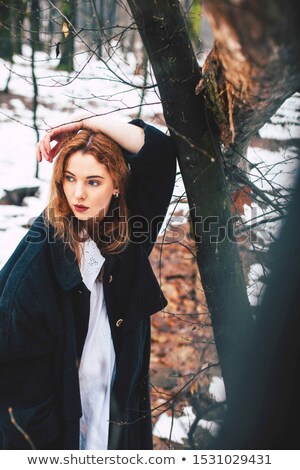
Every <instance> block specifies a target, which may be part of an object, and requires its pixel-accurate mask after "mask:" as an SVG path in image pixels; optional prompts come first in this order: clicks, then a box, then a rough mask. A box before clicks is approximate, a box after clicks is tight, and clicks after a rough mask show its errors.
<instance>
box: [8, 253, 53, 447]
mask: <svg viewBox="0 0 300 470" xmlns="http://www.w3.org/2000/svg"><path fill="white" fill-rule="evenodd" d="M21 261H22V257H20V258H19V260H18V261H16V260H15V262H14V267H13V269H12V271H11V272H10V274H9V275H8V276H7V275H6V276H5V273H6V274H7V271H6V269H5V270H4V271H3V272H2V284H3V285H2V287H3V289H2V292H1V297H0V449H1V448H2V449H28V448H30V446H29V444H28V442H27V441H26V440H25V439H24V437H23V435H22V434H21V433H20V432H19V431H18V430H17V428H16V426H14V425H13V423H12V422H11V419H10V416H9V411H8V410H9V408H12V410H13V413H14V417H15V419H16V422H17V423H18V425H19V426H21V428H22V429H23V430H24V431H26V432H27V434H28V435H29V436H30V438H31V439H32V441H33V442H34V445H35V446H36V448H43V446H44V445H46V444H47V443H48V442H50V441H51V440H54V438H55V437H56V435H57V433H58V428H57V413H56V406H55V400H54V393H53V384H54V374H53V351H54V344H55V337H54V334H53V332H54V324H53V322H54V317H55V315H54V312H55V305H54V302H53V301H52V300H51V298H48V301H47V302H45V292H44V291H43V290H41V289H38V288H37V287H36V285H37V284H38V283H37V277H36V275H37V272H36V271H35V270H36V269H37V266H36V264H35V263H33V264H32V269H29V268H28V269H26V270H25V271H26V272H24V263H22V262H21ZM44 271H46V269H45V270H44V269H41V270H40V271H39V273H40V277H42V275H43V274H45V272H44ZM44 281H45V282H47V279H46V278H45V277H44ZM50 313H51V315H50ZM52 317H53V320H52Z"/></svg>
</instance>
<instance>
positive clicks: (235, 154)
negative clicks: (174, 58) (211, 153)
mask: <svg viewBox="0 0 300 470" xmlns="http://www.w3.org/2000/svg"><path fill="white" fill-rule="evenodd" d="M204 4H205V12H206V15H207V17H208V20H209V21H210V23H211V26H212V29H213V32H214V36H215V38H216V42H215V46H214V48H213V50H212V51H211V53H210V55H209V57H208V58H207V60H206V62H205V64H204V67H203V80H202V81H201V83H200V86H199V88H200V89H201V88H202V87H205V88H206V90H207V96H208V97H210V100H211V102H212V103H213V107H214V114H215V116H216V118H217V121H218V124H219V129H220V135H221V140H222V142H223V144H224V145H225V146H226V147H227V149H228V150H227V155H228V156H230V158H231V161H232V162H233V163H235V164H236V163H238V162H239V159H240V154H245V151H246V149H247V147H248V143H249V140H250V139H251V137H253V136H254V135H255V134H256V132H257V131H258V130H259V129H260V128H261V127H262V126H263V125H264V123H265V122H266V121H267V120H268V119H269V118H270V117H271V116H272V115H273V114H274V113H275V111H276V110H277V109H278V108H279V107H280V106H281V104H282V103H283V102H284V101H285V100H286V99H287V98H288V97H289V96H291V95H292V94H293V93H295V92H296V91H297V90H299V88H300V41H299V24H300V15H299V12H300V10H299V4H298V1H297V0H286V1H285V2H282V1H281V0H239V1H236V0H235V1H234V0H204Z"/></svg>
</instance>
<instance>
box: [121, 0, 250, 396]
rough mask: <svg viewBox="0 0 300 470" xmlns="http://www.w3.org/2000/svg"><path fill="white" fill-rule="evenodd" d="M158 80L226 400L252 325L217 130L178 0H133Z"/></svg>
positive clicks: (232, 393)
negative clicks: (208, 112)
mask: <svg viewBox="0 0 300 470" xmlns="http://www.w3.org/2000/svg"><path fill="white" fill-rule="evenodd" d="M128 4H129V6H130V8H131V11H132V13H133V17H134V19H135V22H136V24H137V27H138V29H139V31H140V34H141V36H142V39H143V42H144V45H145V48H146V50H147V52H148V56H149V59H150V61H151V64H152V67H153V70H154V73H155V76H156V80H157V83H158V87H159V91H160V95H161V99H162V105H163V109H164V116H165V119H166V123H167V125H168V127H169V129H170V132H171V135H172V136H173V138H174V140H175V142H176V144H177V148H178V153H179V164H180V169H181V172H182V176H183V181H184V184H185V188H186V192H187V197H188V200H189V205H190V209H191V216H192V221H193V228H194V235H195V241H196V246H197V263H198V266H199V270H200V273H201V279H202V284H203V288H204V291H205V294H206V300H207V304H208V308H209V311H210V313H211V318H212V324H213V329H214V337H215V341H216V346H217V351H218V354H219V358H220V362H221V367H222V373H223V377H224V382H225V387H226V393H227V400H228V403H229V404H231V403H232V402H233V401H234V400H235V397H236V394H237V393H238V390H237V389H236V382H235V380H236V378H235V370H236V368H237V367H238V365H239V363H240V360H241V359H242V358H243V356H244V354H245V349H246V345H247V343H248V340H249V336H250V335H251V330H252V327H253V321H252V317H251V315H250V312H249V302H248V297H247V292H246V287H245V281H244V278H243V273H242V267H241V262H240V259H239V254H238V249H237V244H236V243H235V238H234V234H233V223H232V218H231V213H230V199H229V194H228V191H227V182H226V179H225V176H224V170H223V164H222V158H221V154H220V151H219V147H218V140H217V135H216V134H215V131H214V128H213V127H212V125H211V124H210V123H208V121H209V120H208V119H206V111H205V107H204V100H203V96H202V95H201V94H199V95H198V97H196V96H195V87H196V85H197V83H198V82H199V80H200V79H201V74H200V69H199V67H198V64H197V61H196V58H195V55H194V53H193V49H192V46H191V43H190V40H189V37H188V33H187V29H186V25H185V23H184V21H183V17H182V13H181V7H180V4H179V2H178V1H177V0H146V1H143V2H140V1H137V0H128Z"/></svg>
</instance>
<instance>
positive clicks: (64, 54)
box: [57, 0, 77, 72]
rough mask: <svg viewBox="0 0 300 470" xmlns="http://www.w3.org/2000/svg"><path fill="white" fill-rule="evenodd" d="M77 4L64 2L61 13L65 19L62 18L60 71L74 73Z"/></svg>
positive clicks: (66, 0) (70, 1)
mask: <svg viewBox="0 0 300 470" xmlns="http://www.w3.org/2000/svg"><path fill="white" fill-rule="evenodd" d="M76 3H77V0H64V2H63V5H62V8H61V12H62V14H63V15H64V17H65V18H64V17H62V18H61V21H62V29H63V31H65V32H64V33H63V39H62V42H61V47H60V51H61V59H60V62H59V65H58V67H57V68H58V70H64V71H66V72H73V70H74V62H73V59H74V30H73V27H75V21H76Z"/></svg>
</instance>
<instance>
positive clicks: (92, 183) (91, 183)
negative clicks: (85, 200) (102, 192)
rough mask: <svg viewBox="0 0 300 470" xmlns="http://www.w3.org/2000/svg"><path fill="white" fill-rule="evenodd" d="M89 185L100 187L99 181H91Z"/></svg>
mask: <svg viewBox="0 0 300 470" xmlns="http://www.w3.org/2000/svg"><path fill="white" fill-rule="evenodd" d="M89 184H90V185H91V186H99V184H100V183H99V181H95V180H91V181H89Z"/></svg>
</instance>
